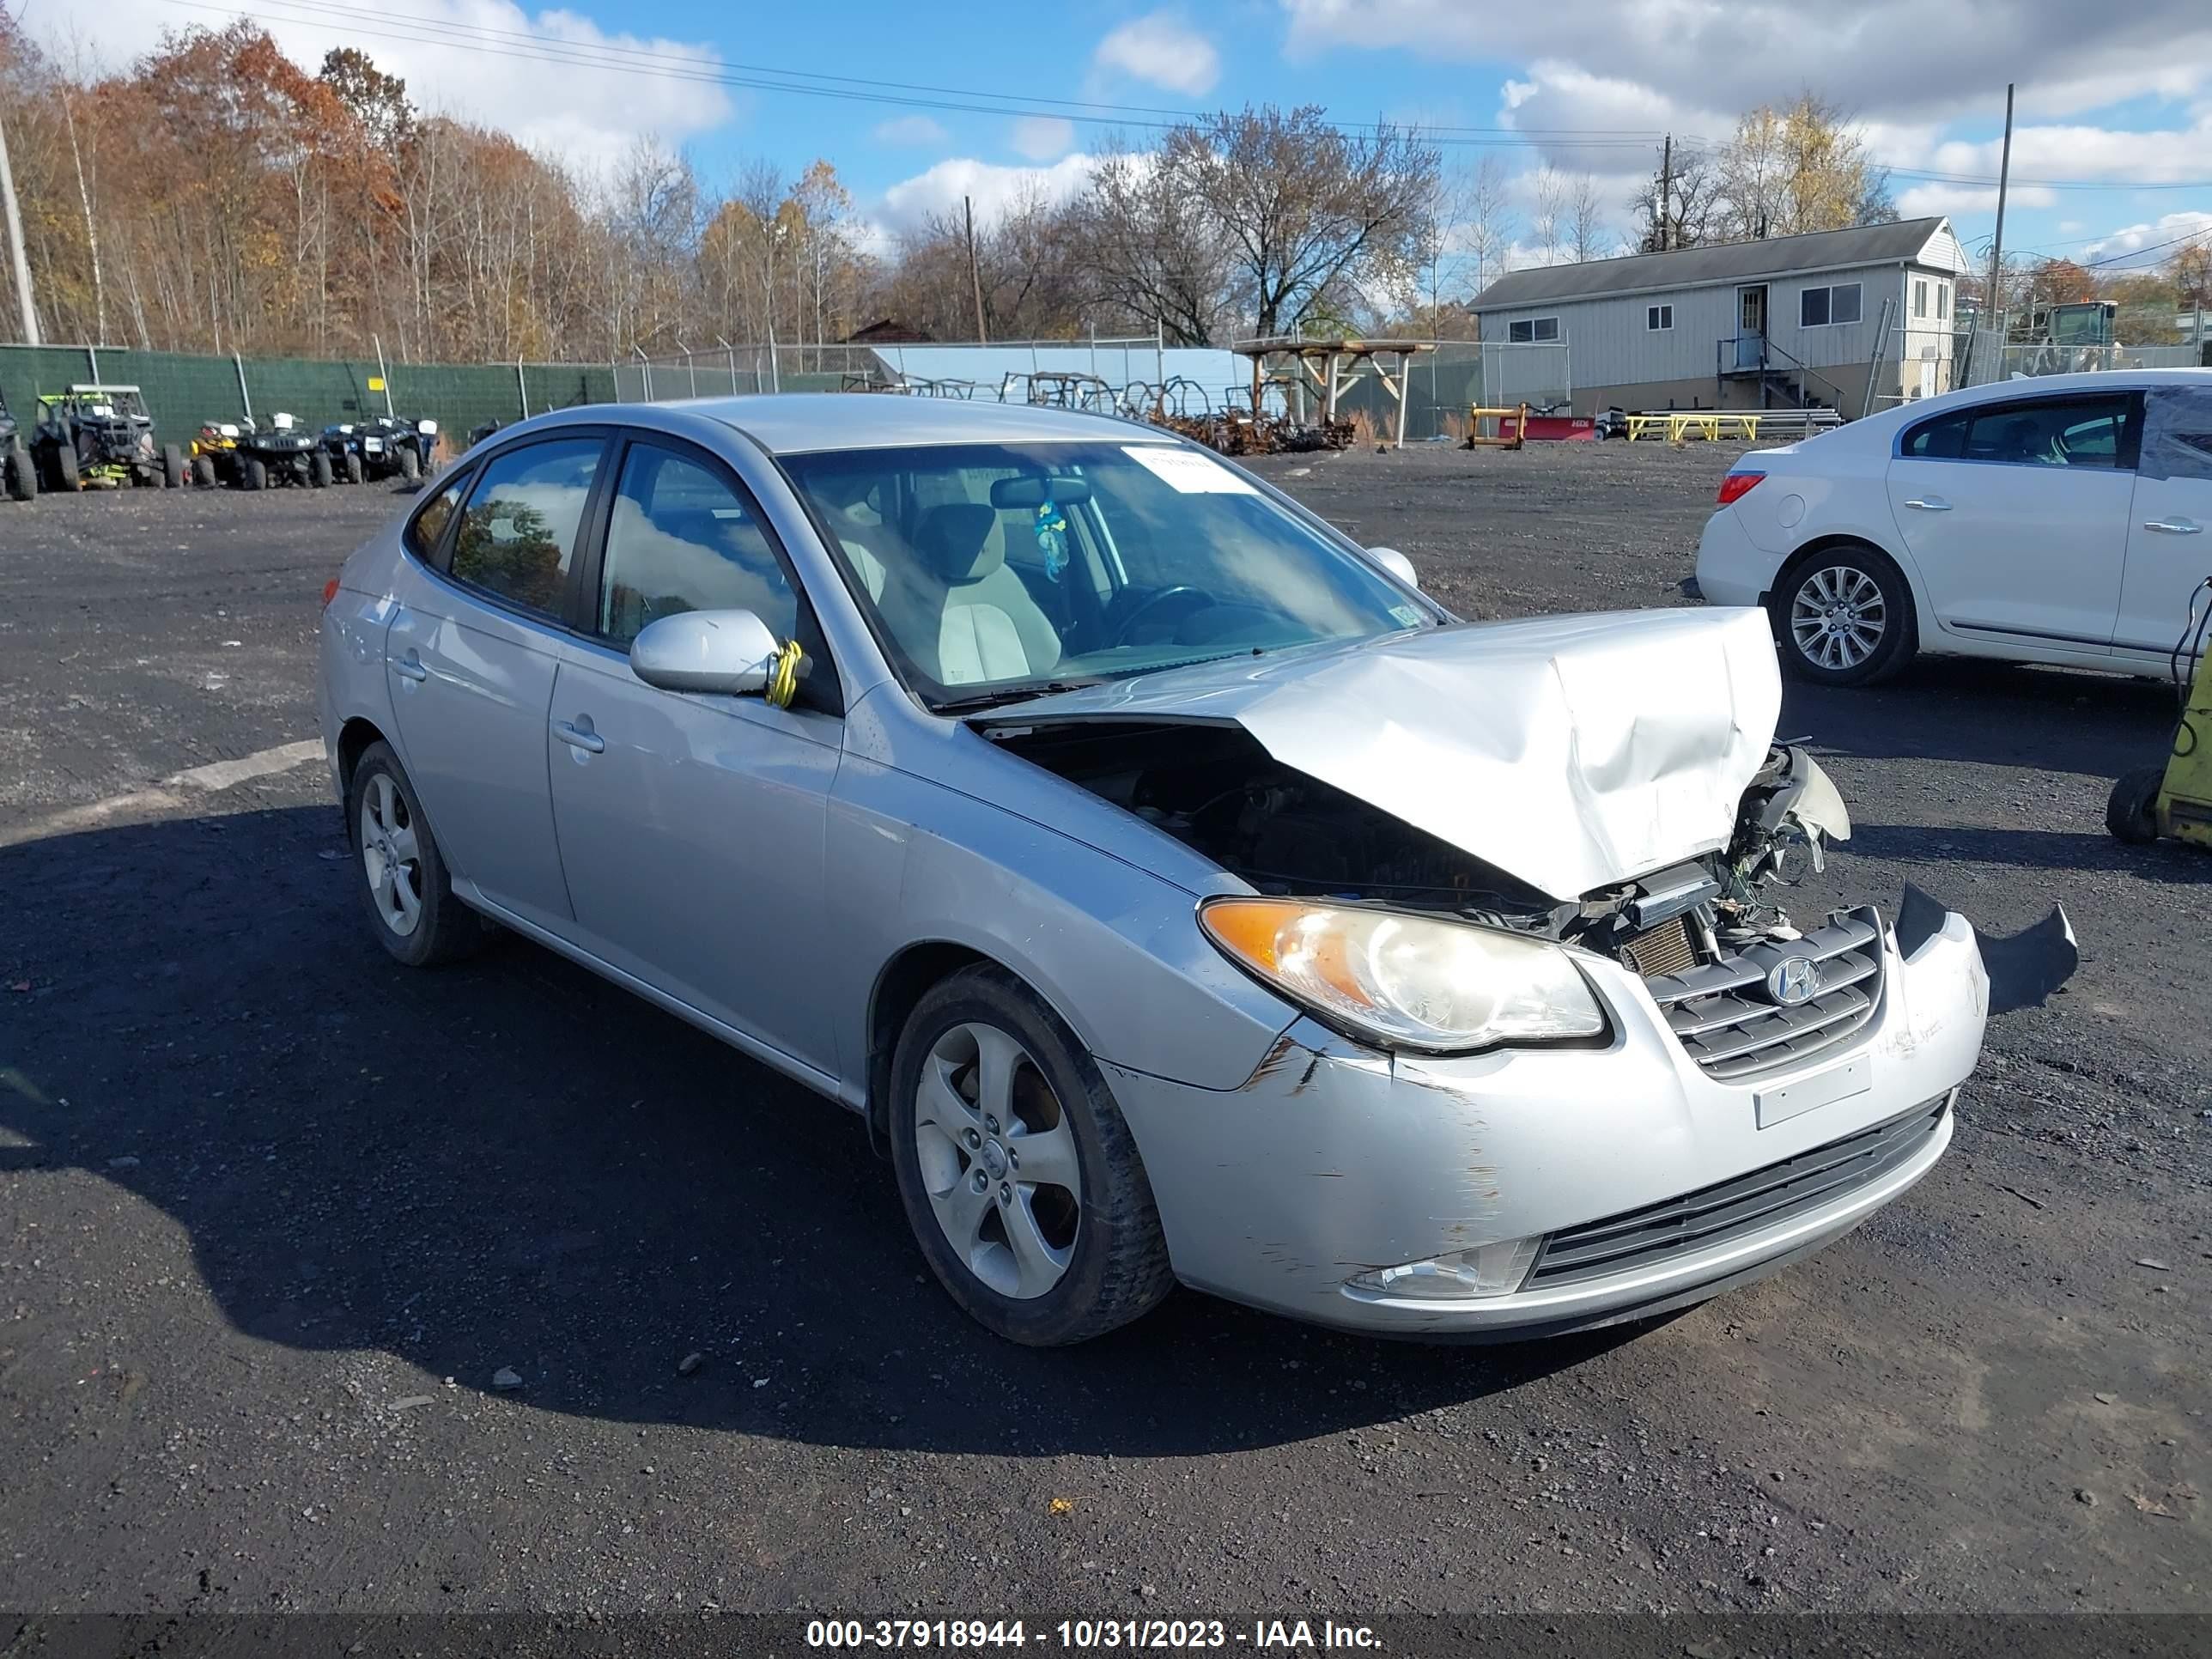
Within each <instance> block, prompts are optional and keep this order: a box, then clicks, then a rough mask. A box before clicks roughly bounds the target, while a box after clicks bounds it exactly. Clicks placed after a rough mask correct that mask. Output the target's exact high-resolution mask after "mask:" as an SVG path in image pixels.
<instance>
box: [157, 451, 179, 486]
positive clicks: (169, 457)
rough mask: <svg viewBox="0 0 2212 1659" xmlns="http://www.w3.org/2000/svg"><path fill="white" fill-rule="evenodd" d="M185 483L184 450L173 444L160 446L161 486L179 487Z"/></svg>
mask: <svg viewBox="0 0 2212 1659" xmlns="http://www.w3.org/2000/svg"><path fill="white" fill-rule="evenodd" d="M184 483H185V452H184V451H183V450H181V449H179V448H178V447H176V445H174V444H163V445H162V446H161V488H162V489H183V488H184Z"/></svg>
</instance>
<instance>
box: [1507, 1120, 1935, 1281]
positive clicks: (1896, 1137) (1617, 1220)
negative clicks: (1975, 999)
mask: <svg viewBox="0 0 2212 1659" xmlns="http://www.w3.org/2000/svg"><path fill="white" fill-rule="evenodd" d="M1950 1109H1951V1103H1950V1097H1948V1095H1947V1096H1945V1097H1944V1098H1942V1100H1939V1101H1937V1102H1936V1103H1934V1104H1933V1105H1932V1106H1917V1107H1915V1108H1914V1109H1912V1110H1911V1112H1908V1113H1907V1114H1906V1115H1905V1116H1903V1117H1900V1118H1894V1119H1893V1120H1891V1121H1889V1122H1887V1123H1883V1124H1878V1125H1877V1126H1875V1127H1874V1128H1871V1129H1862V1130H1860V1131H1859V1132H1858V1133H1857V1134H1852V1135H1845V1136H1844V1138H1843V1139H1841V1140H1835V1141H1831V1142H1829V1143H1828V1145H1826V1146H1820V1147H1815V1148H1814V1150H1813V1151H1811V1152H1801V1153H1799V1154H1798V1155H1797V1156H1796V1158H1784V1159H1783V1160H1782V1161H1781V1162H1780V1163H1778V1164H1768V1165H1767V1166H1766V1167H1765V1169H1763V1170H1753V1171H1752V1172H1751V1173H1750V1174H1749V1175H1743V1176H1736V1177H1735V1180H1733V1181H1723V1182H1716V1183H1715V1184H1714V1185H1712V1186H1711V1187H1703V1188H1699V1190H1698V1191H1696V1192H1694V1193H1686V1194H1684V1195H1683V1196H1681V1197H1680V1198H1670V1199H1667V1200H1662V1202H1660V1203H1657V1204H1647V1205H1645V1206H1644V1207H1643V1208H1642V1209H1640V1210H1624V1211H1622V1212H1620V1214H1619V1215H1609V1216H1606V1217H1604V1218H1602V1219H1601V1220H1597V1221H1589V1222H1585V1223H1583V1225H1581V1226H1579V1227H1569V1228H1567V1229H1566V1230H1565V1231H1562V1232H1556V1233H1553V1234H1551V1235H1550V1236H1549V1237H1547V1238H1546V1239H1545V1240H1544V1243H1543V1244H1542V1246H1541V1248H1540V1249H1538V1250H1537V1252H1536V1260H1535V1261H1534V1263H1533V1264H1532V1265H1531V1266H1530V1267H1529V1269H1528V1278H1527V1279H1524V1280H1523V1281H1522V1285H1521V1288H1522V1290H1524V1291H1528V1290H1534V1289H1536V1288H1537V1287H1539V1286H1540V1285H1565V1284H1572V1283H1573V1282H1575V1281H1576V1280H1577V1279H1602V1278H1604V1277H1606V1276H1607V1274H1610V1273H1628V1272H1630V1271H1632V1270H1633V1269H1635V1268H1638V1267H1650V1266H1653V1265H1655V1264H1663V1263H1664V1262H1666V1261H1668V1260H1669V1259H1671V1258H1673V1257H1675V1256H1680V1255H1689V1254H1691V1253H1692V1252H1693V1251H1697V1250H1704V1249H1711V1248H1712V1247H1713V1246H1715V1245H1718V1244H1724V1243H1728V1241H1729V1240H1730V1239H1732V1238H1740V1237H1745V1236H1746V1235H1748V1234H1751V1233H1756V1232H1759V1231H1764V1230H1765V1229H1766V1228H1769V1227H1774V1226H1778V1225H1780V1224H1782V1223H1783V1222H1784V1221H1787V1220H1789V1219H1790V1218H1791V1217H1793V1216H1798V1215H1802V1214H1804V1213H1806V1212H1808V1211H1811V1210H1817V1209H1820V1208H1822V1207H1823V1206H1826V1205H1830V1204H1833V1203H1836V1202H1838V1200H1842V1199H1844V1198H1847V1197H1849V1196H1850V1194H1852V1193H1853V1192H1855V1191H1857V1190H1858V1189H1859V1188H1863V1187H1867V1186H1870V1185H1872V1184H1873V1183H1874V1182H1877V1181H1879V1180H1881V1178H1882V1177H1883V1176H1886V1175H1887V1174H1889V1173H1890V1172H1891V1171H1892V1170H1895V1169H1898V1168H1899V1167H1900V1166H1901V1165H1903V1164H1907V1163H1909V1162H1911V1159H1912V1158H1913V1156H1914V1155H1915V1154H1916V1153H1917V1152H1919V1151H1920V1150H1921V1149H1922V1148H1923V1147H1924V1146H1927V1145H1928V1138H1929V1136H1930V1135H1932V1134H1934V1133H1936V1131H1937V1130H1938V1129H1939V1128H1941V1127H1942V1123H1943V1116H1944V1114H1945V1113H1947V1112H1948V1111H1949V1110H1950Z"/></svg>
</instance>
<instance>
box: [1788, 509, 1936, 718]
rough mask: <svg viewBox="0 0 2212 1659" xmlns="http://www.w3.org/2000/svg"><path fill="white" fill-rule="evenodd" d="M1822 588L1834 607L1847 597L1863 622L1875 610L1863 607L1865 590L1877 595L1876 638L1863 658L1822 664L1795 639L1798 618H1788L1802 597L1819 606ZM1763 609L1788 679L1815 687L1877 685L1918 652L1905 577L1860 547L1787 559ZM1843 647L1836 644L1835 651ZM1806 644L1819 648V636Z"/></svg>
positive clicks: (1875, 553) (1880, 556)
mask: <svg viewBox="0 0 2212 1659" xmlns="http://www.w3.org/2000/svg"><path fill="white" fill-rule="evenodd" d="M1822 583H1826V585H1827V586H1826V592H1825V596H1826V597H1832V598H1835V599H1838V602H1839V603H1840V602H1841V601H1842V600H1843V599H1845V598H1849V599H1850V600H1851V601H1852V602H1853V603H1854V604H1855V605H1856V606H1857V615H1858V616H1859V617H1862V618H1868V613H1869V611H1875V607H1874V606H1870V605H1868V604H1867V603H1865V599H1864V596H1866V595H1868V593H1869V587H1870V589H1871V592H1872V593H1873V594H1875V595H1878V596H1879V600H1878V611H1875V617H1876V618H1878V621H1877V623H1876V625H1877V626H1878V627H1879V629H1880V633H1879V635H1878V636H1877V637H1876V639H1875V641H1873V642H1872V644H1871V648H1870V649H1869V650H1868V651H1867V653H1866V654H1865V655H1864V656H1863V657H1861V658H1858V659H1857V660H1841V661H1835V662H1822V661H1820V660H1819V659H1817V658H1816V657H1814V656H1813V655H1810V654H1808V641H1806V640H1803V639H1801V638H1800V637H1799V635H1798V632H1797V629H1796V625H1795V624H1796V621H1797V620H1798V619H1797V618H1795V617H1793V611H1795V610H1796V604H1797V601H1798V599H1799V598H1800V596H1801V595H1802V596H1803V597H1804V599H1806V601H1807V603H1808V605H1816V604H1818V603H1819V602H1820V599H1822V598H1823V597H1824V593H1823V590H1821V589H1820V588H1819V587H1818V586H1816V585H1817V584H1822ZM1767 610H1768V614H1769V616H1770V617H1771V618H1772V620H1773V623H1774V643H1775V648H1776V650H1777V651H1778V653H1780V655H1781V658H1782V665H1783V666H1784V668H1785V669H1787V670H1788V671H1789V672H1790V675H1791V677H1792V678H1796V679H1801V680H1805V681H1808V682H1809V683H1810V684H1814V685H1875V684H1880V683H1881V681H1883V680H1886V679H1889V678H1893V676H1895V675H1897V674H1899V673H1900V672H1902V671H1904V669H1905V665H1906V664H1907V663H1909V662H1911V660H1912V657H1913V653H1914V652H1915V651H1917V649H1918V648H1919V630H1918V624H1917V622H1916V620H1915V617H1914V615H1913V609H1912V590H1911V586H1908V585H1907V584H1906V582H1905V574H1904V572H1902V571H1900V570H1899V568H1897V566H1896V565H1895V564H1893V563H1892V562H1890V559H1889V556H1888V555H1887V554H1885V553H1883V552H1881V551H1880V550H1877V549H1875V548H1872V547H1869V546H1867V545H1866V544H1864V543H1860V542H1854V543H1847V544H1843V545H1840V546H1834V547H1826V548H1822V549H1820V550H1819V551H1817V552H1814V553H1808V554H1801V555H1800V556H1798V557H1796V558H1795V559H1793V560H1791V561H1790V564H1789V565H1788V567H1787V568H1784V571H1783V572H1782V574H1781V575H1779V576H1778V577H1777V578H1776V579H1775V583H1774V587H1773V591H1772V592H1771V593H1770V594H1769V596H1768V599H1767ZM1807 620H1808V621H1809V620H1812V619H1809V618H1808V619H1807ZM1861 637H1862V638H1863V635H1862V636H1861ZM1842 643H1843V642H1842V641H1838V644H1839V646H1841V645H1842ZM1810 645H1811V648H1812V649H1814V650H1819V649H1820V648H1821V647H1820V636H1818V635H1815V636H1814V639H1813V640H1812V641H1810ZM1835 654H1836V655H1838V656H1839V657H1848V656H1849V654H1850V652H1849V649H1848V648H1847V647H1845V648H1839V649H1838V651H1837V652H1836V653H1835Z"/></svg>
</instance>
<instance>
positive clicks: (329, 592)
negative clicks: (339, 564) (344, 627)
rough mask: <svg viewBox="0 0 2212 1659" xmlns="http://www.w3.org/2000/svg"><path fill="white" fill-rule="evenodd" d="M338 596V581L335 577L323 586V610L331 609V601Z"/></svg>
mask: <svg viewBox="0 0 2212 1659" xmlns="http://www.w3.org/2000/svg"><path fill="white" fill-rule="evenodd" d="M337 596H338V579H337V577H336V576H333V577H331V579H330V580H328V581H326V582H325V583H324V584H323V609H324V610H325V611H327V610H329V609H330V608H331V600H332V599H336V598H337Z"/></svg>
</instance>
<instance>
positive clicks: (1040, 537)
mask: <svg viewBox="0 0 2212 1659" xmlns="http://www.w3.org/2000/svg"><path fill="white" fill-rule="evenodd" d="M1036 544H1037V551H1039V552H1040V553H1042V554H1043V555H1044V574H1045V579H1046V580H1048V581H1055V582H1056V581H1058V580H1060V572H1061V571H1063V570H1065V569H1066V568H1067V515H1066V513H1062V512H1061V511H1060V508H1059V507H1056V506H1055V505H1054V503H1053V502H1052V501H1049V500H1048V501H1041V502H1039V503H1038V504H1037V510H1036Z"/></svg>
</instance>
